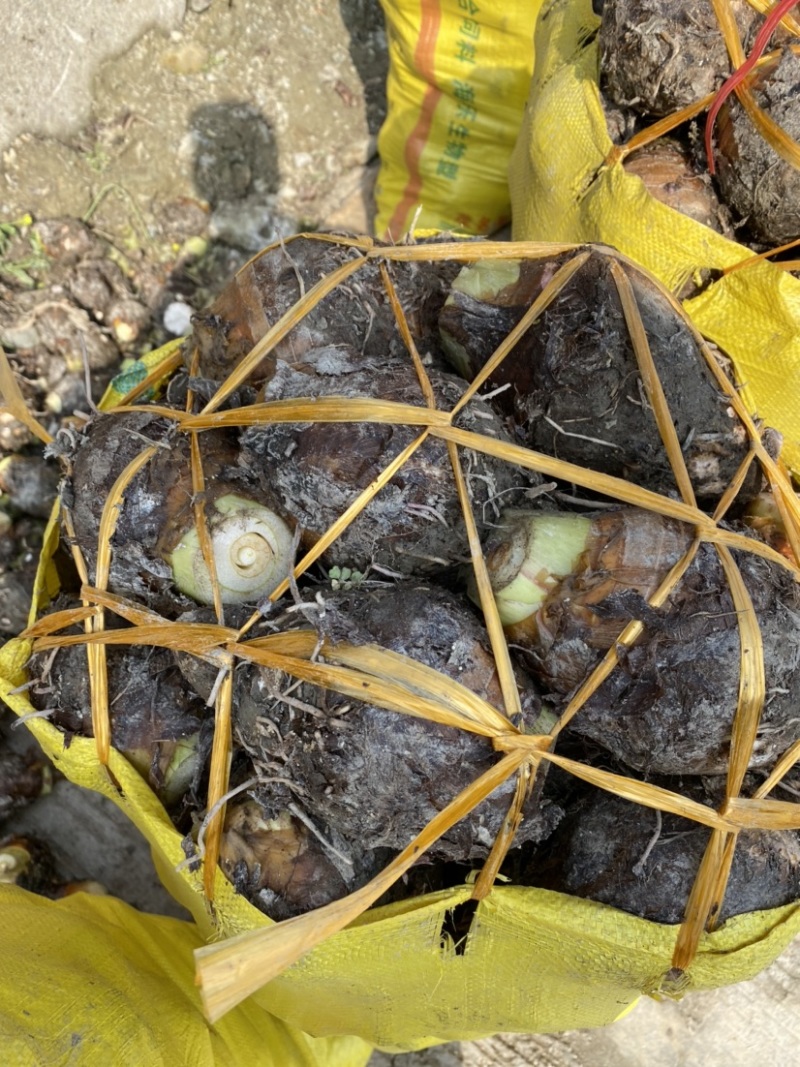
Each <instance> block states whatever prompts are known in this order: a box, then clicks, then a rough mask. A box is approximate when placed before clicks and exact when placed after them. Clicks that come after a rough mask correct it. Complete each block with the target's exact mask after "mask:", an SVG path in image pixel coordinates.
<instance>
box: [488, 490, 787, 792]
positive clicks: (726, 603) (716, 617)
mask: <svg viewBox="0 0 800 1067" xmlns="http://www.w3.org/2000/svg"><path fill="white" fill-rule="evenodd" d="M620 522H621V525H620ZM615 525H616V527H617V528H616V530H615V529H614V526H615ZM691 536H692V531H691V529H690V528H689V527H686V526H682V524H680V523H676V522H672V521H671V520H666V519H659V518H658V517H656V516H653V515H648V514H647V513H643V512H639V511H637V510H636V509H623V510H621V511H620V512H617V513H613V512H612V513H609V514H608V515H604V516H603V517H602V518H601V519H599V520H596V521H595V522H594V523H593V524H592V531H591V535H590V538H589V542H588V548H587V549H586V550H585V552H584V553H583V555H582V556H581V558H580V560H579V561H578V564H577V566H576V568H575V570H574V571H573V573H572V574H570V575H569V576H568V577H567V578H566V580H564V581H563V582H561V583H558V584H556V585H555V587H554V589H553V590H552V592H551V593H550V595H549V597H548V599H547V600H546V601H545V602H544V604H543V606H542V607H541V608H540V609H539V610H538V611H537V612H536V614H535V615H533V616H532V617H531V618H530V619H529V620H526V621H525V622H524V623H519V624H517V625H516V626H515V627H513V628H512V629H511V632H510V638H511V640H512V641H514V642H515V643H516V644H517V645H520V646H524V647H525V648H526V649H527V650H528V651H527V653H526V655H525V662H526V664H527V665H528V666H529V668H530V669H531V670H532V671H535V673H536V674H537V675H538V677H539V678H540V679H541V680H542V681H543V682H544V683H545V684H546V685H547V686H548V687H549V688H550V689H551V690H554V691H555V692H559V693H562V694H564V696H565V698H566V696H567V695H568V694H570V693H571V692H572V691H573V690H574V689H575V688H576V686H577V685H579V684H580V682H581V681H583V679H584V678H585V677H586V676H587V675H588V673H589V671H590V669H591V668H592V667H593V666H594V664H595V663H597V662H598V661H599V659H600V658H601V656H602V654H603V652H604V651H605V650H606V649H608V648H609V647H611V646H612V645H613V644H614V641H615V639H616V638H617V637H618V636H619V634H620V633H621V631H622V629H623V628H624V626H625V625H626V623H627V622H628V621H630V620H631V619H640V620H641V621H643V622H644V624H645V631H644V634H643V635H642V637H641V638H640V639H639V641H638V642H637V643H636V644H635V645H634V646H633V647H632V648H631V649H630V650H628V651H627V652H625V653H624V655H623V657H622V661H621V663H620V665H619V666H618V667H617V668H616V669H615V670H614V671H613V672H612V673H611V675H610V676H609V678H608V679H607V680H606V681H605V682H604V683H603V684H602V685H601V686H600V688H599V689H598V690H597V691H596V692H595V694H594V695H593V696H592V697H590V699H589V700H588V701H587V703H586V704H585V705H584V706H583V707H582V708H581V709H580V711H579V712H578V713H577V715H576V716H575V718H574V719H573V720H572V724H571V729H572V730H573V731H575V732H576V733H578V734H581V735H583V736H585V737H588V738H590V739H591V740H593V741H595V742H597V743H598V744H601V745H603V746H604V747H605V748H607V749H608V750H609V751H610V752H612V753H613V754H614V755H615V756H617V757H618V758H619V759H621V760H623V761H624V762H625V763H627V764H628V765H629V766H631V767H635V768H636V769H638V770H640V771H643V772H656V773H663V774H680V773H686V774H723V773H725V771H726V770H727V766H728V760H729V756H730V736H731V724H732V722H733V717H734V712H735V710H736V707H737V698H738V690H739V673H740V668H739V663H740V639H739V631H738V623H737V616H736V611H735V609H734V605H733V601H732V599H731V594H730V591H729V586H728V581H727V579H726V577H725V574H724V572H723V570H722V565H721V564H720V562H719V557H718V555H717V552H716V550H715V549H714V548H713V546H711V545H708V544H703V545H701V546H700V548H699V550H698V553H697V556H696V558H695V560H694V562H693V563H692V564H691V566H690V567H689V569H688V571H687V572H686V574H685V576H684V577H683V578H682V579H681V581H680V583H679V584H678V586H677V588H676V589H675V590H674V591H673V593H672V594H671V595H670V597H669V599H668V600H667V603H666V604H665V605H664V607H663V608H660V609H652V608H650V607H649V606H648V605H647V604H646V603H645V602H644V599H645V597H647V596H648V595H649V594H650V593H652V592H653V591H654V590H655V588H656V587H657V585H658V584H659V583H660V581H661V579H663V578H664V577H665V576H666V574H667V573H668V572H669V570H670V569H671V567H672V565H673V564H674V563H675V562H677V560H678V559H679V558H680V557H681V556H682V555H683V552H684V550H685V548H686V547H687V546H688V545H689V543H690V541H691ZM493 550H494V551H495V552H499V547H498V543H495V547H494V549H493ZM735 555H736V560H737V563H738V565H739V568H740V570H741V572H742V577H743V580H744V583H745V586H746V587H747V590H748V592H749V594H750V596H751V598H752V601H753V606H754V609H755V611H756V614H757V617H758V622H759V626H760V630H761V635H762V640H763V646H764V662H765V673H766V692H767V694H768V697H767V700H766V703H765V707H764V711H763V715H762V718H761V723H760V726H759V729H758V735H757V739H756V742H755V746H754V750H753V756H752V760H751V766H753V767H763V766H770V765H771V764H772V763H773V762H774V761H775V759H776V758H777V757H778V756H779V755H780V753H781V752H783V751H784V750H785V749H786V748H788V747H789V745H790V744H792V742H793V741H795V740H796V739H797V738H798V736H800V726H799V725H798V716H797V708H798V706H799V704H800V625H798V611H799V610H800V596H799V595H798V589H797V585H796V583H795V582H794V580H793V578H792V576H791V574H790V573H789V572H788V571H786V570H784V569H783V568H782V567H780V566H779V565H777V564H774V563H771V562H769V561H767V560H765V559H762V558H760V557H758V556H755V555H751V554H750V553H738V552H737V553H735ZM490 562H491V560H490Z"/></svg>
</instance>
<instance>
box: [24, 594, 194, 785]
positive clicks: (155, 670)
mask: <svg viewBox="0 0 800 1067" xmlns="http://www.w3.org/2000/svg"><path fill="white" fill-rule="evenodd" d="M60 606H63V604H62V605H60ZM58 607H59V602H56V609H58ZM51 655H52V653H47V652H45V653H41V654H40V655H36V656H34V658H33V660H32V661H31V664H30V667H29V670H30V673H31V677H33V678H37V676H38V675H39V673H40V671H41V669H42V668H43V666H44V664H46V663H47V661H48V660H49V658H50V656H51ZM106 656H107V662H108V687H109V712H110V719H111V743H112V745H113V746H114V748H116V749H118V750H119V751H120V752H122V753H123V755H125V756H127V758H128V759H129V760H130V762H131V763H132V764H133V765H134V766H135V767H136V769H137V770H138V771H139V772H140V774H141V775H142V777H143V778H145V779H146V780H147V781H148V782H149V784H150V786H151V788H152V789H154V790H155V792H156V793H157V794H158V795H159V797H160V798H161V799H162V800H163V801H164V803H165V804H167V805H168V806H173V805H175V804H177V803H178V802H179V801H180V800H181V799H182V797H183V795H184V794H185V793H186V792H187V790H188V789H189V787H190V786H191V784H192V781H193V779H194V777H195V775H196V774H197V773H198V764H199V762H200V745H199V734H200V730H201V727H202V724H203V720H204V719H205V718H206V717H207V716H208V715H210V714H211V712H209V711H208V709H207V708H205V706H204V704H203V702H202V701H201V700H200V699H198V697H197V696H196V695H195V694H194V693H193V692H192V691H191V690H190V689H189V687H188V686H186V684H185V683H184V680H183V678H182V676H181V674H180V672H179V671H178V669H177V668H176V667H175V666H174V664H173V659H172V655H171V653H169V652H168V651H167V650H165V649H160V648H150V647H147V646H133V645H131V646H120V647H110V648H109V649H108V650H107V653H106ZM31 702H32V703H33V705H34V707H38V708H55V711H54V712H53V714H52V717H51V721H52V722H53V723H55V725H56V726H59V727H60V728H61V729H62V730H64V732H65V733H66V734H67V735H69V734H78V735H80V736H84V737H90V736H92V712H91V697H90V689H89V672H88V669H87V662H86V649H85V647H83V646H81V645H72V646H68V647H66V648H62V649H59V651H58V652H57V653H56V655H55V657H54V659H53V661H52V664H51V665H50V666H49V670H48V671H47V674H46V676H45V677H44V678H42V679H41V680H40V681H38V682H37V683H36V684H34V686H33V687H32V689H31Z"/></svg>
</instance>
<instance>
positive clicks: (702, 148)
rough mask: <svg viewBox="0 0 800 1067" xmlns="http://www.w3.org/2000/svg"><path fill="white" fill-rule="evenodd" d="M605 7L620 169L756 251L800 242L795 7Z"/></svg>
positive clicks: (707, 0) (607, 81)
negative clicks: (721, 14) (701, 119)
mask: <svg viewBox="0 0 800 1067" xmlns="http://www.w3.org/2000/svg"><path fill="white" fill-rule="evenodd" d="M601 8H602V10H601V16H602V23H601V28H600V56H601V59H600V64H601V66H600V70H601V73H600V85H601V91H602V98H603V105H604V108H605V111H606V117H607V121H608V127H609V133H610V136H611V139H612V140H613V141H615V143H617V144H618V145H620V146H621V155H622V156H623V157H625V158H624V166H625V169H626V170H627V171H629V172H630V173H632V174H635V175H637V176H638V177H640V178H641V179H642V180H643V182H644V183H645V186H646V187H647V189H648V191H649V192H650V193H651V194H652V195H653V196H655V197H656V198H657V199H658V200H661V201H663V202H664V203H666V204H668V205H669V206H670V207H673V208H675V209H676V210H678V211H681V212H683V213H684V214H686V215H688V216H689V217H690V218H693V219H695V220H696V221H698V222H702V223H703V224H705V225H706V226H710V227H711V228H712V229H714V230H716V231H717V232H719V233H724V234H726V235H727V236H733V234H734V232H736V237H737V240H739V241H744V242H745V243H748V244H749V245H750V246H751V247H752V248H753V250H754V251H756V252H759V253H761V252H764V251H767V250H771V249H776V250H777V251H778V252H780V251H781V250H782V249H783V246H784V245H787V244H792V243H793V242H796V241H797V240H798V238H800V144H798V139H799V138H800V99H798V94H797V85H798V81H800V49H799V47H798V40H800V20H798V12H797V8H796V6H795V5H794V4H792V3H790V2H789V0H784V2H782V3H777V4H775V5H773V6H772V8H771V9H770V11H769V12H768V13H767V14H766V15H764V14H763V13H762V12H763V5H760V4H755V3H750V2H749V0H725V2H724V3H723V4H721V5H717V4H715V3H712V0H692V2H689V0H682V2H678V3H676V2H673V0H604V2H603V3H602V5H601ZM720 10H721V11H723V12H724V13H725V14H726V15H727V16H728V17H727V19H723V18H720V17H718V15H719V12H720ZM745 56H747V57H748V58H747V60H745ZM731 57H733V58H731ZM706 109H707V117H706V119H705V125H704V126H703V127H702V128H698V127H697V126H696V125H695V121H694V120H695V117H696V116H698V115H699V114H700V113H702V112H704V111H706ZM670 119H672V122H670ZM656 122H658V126H656V125H655V123H656ZM650 125H652V126H653V134H652V136H651V135H650V133H649V132H648V131H649V126H650ZM665 126H666V127H669V129H668V134H667V135H665V130H664V127H665ZM659 134H660V136H659ZM629 151H630V155H628V154H627V153H628V152H629ZM712 177H713V180H712ZM795 259H796V257H795ZM784 265H785V266H786V267H787V268H788V269H791V268H793V267H796V263H795V261H794V260H792V259H790V260H789V261H788V262H786V263H785V264H784ZM692 291H693V287H691V286H690V288H689V289H687V291H686V293H685V294H684V295H689V294H690V293H691V292H692Z"/></svg>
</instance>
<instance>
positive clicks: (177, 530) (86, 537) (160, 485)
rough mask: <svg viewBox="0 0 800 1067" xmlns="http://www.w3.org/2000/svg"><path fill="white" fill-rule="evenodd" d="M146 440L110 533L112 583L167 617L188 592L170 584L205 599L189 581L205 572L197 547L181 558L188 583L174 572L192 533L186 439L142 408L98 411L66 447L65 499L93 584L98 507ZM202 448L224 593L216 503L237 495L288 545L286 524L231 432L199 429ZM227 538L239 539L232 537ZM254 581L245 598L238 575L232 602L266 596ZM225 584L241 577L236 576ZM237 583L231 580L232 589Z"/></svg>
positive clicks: (279, 570)
mask: <svg viewBox="0 0 800 1067" xmlns="http://www.w3.org/2000/svg"><path fill="white" fill-rule="evenodd" d="M148 444H156V445H157V446H159V447H158V448H157V450H156V453H155V455H154V457H153V458H152V459H151V460H150V462H149V463H148V464H147V465H146V466H145V467H144V468H143V469H142V470H140V471H139V473H138V474H137V475H136V477H135V478H134V479H133V480H132V482H131V483H130V484H129V485H128V487H127V489H126V490H125V493H124V503H123V506H122V507H121V509H119V514H118V519H117V525H116V530H115V533H114V537H113V538H112V554H111V571H110V581H109V588H110V589H111V590H112V591H113V592H116V593H120V594H121V595H123V596H128V597H131V596H133V597H136V598H138V599H140V600H142V601H144V602H145V603H146V604H148V606H150V607H152V608H154V609H155V610H157V611H159V612H162V613H164V614H166V615H168V616H170V617H174V615H175V614H176V611H179V610H182V609H186V608H187V607H189V605H190V601H189V600H188V599H187V597H186V596H182V595H181V592H180V591H179V590H176V588H175V584H176V583H177V584H178V585H179V588H180V590H182V591H183V592H184V593H187V594H188V595H189V596H191V597H194V598H195V599H199V600H201V601H203V602H208V601H210V599H211V597H210V594H209V590H210V585H209V584H208V583H207V582H206V583H200V586H199V587H198V586H197V585H194V584H192V583H191V578H192V575H195V576H196V575H197V573H198V568H199V569H200V571H203V572H205V573H207V571H205V568H204V565H203V564H202V552H201V551H200V550H199V548H198V547H195V549H194V550H192V549H190V548H189V549H187V553H186V554H185V555H186V556H188V559H189V562H188V563H187V562H186V559H185V558H184V557H181V559H182V563H183V570H184V571H185V570H188V571H189V579H190V580H189V581H184V580H183V579H182V578H181V577H179V576H178V575H177V568H178V556H177V552H178V550H179V549H180V548H181V547H186V546H187V535H188V534H189V533H190V532H191V531H194V530H195V514H194V495H193V492H192V479H191V465H190V456H189V441H188V438H187V437H185V436H183V435H181V434H179V433H177V431H176V429H175V427H174V425H173V424H172V423H170V422H169V421H168V420H167V419H165V418H159V417H156V416H155V415H152V414H150V413H149V412H147V411H143V412H128V413H120V414H114V415H100V416H97V417H96V418H95V419H93V420H92V421H91V423H90V424H89V425H88V426H87V427H86V430H85V431H84V433H83V434H82V435H80V436H79V437H78V439H77V446H76V447H75V448H74V449H73V450H71V452H69V453H68V457H67V458H68V471H69V477H68V480H67V487H66V497H65V502H66V505H67V507H68V508H69V512H70V514H71V516H72V519H73V523H74V528H75V534H76V537H77V541H78V544H79V546H80V548H81V551H82V552H83V555H84V557H85V559H86V563H87V567H88V569H89V574H90V580H92V578H93V576H94V570H95V566H96V562H97V544H98V537H99V531H100V520H101V516H102V513H103V507H104V505H105V503H106V500H107V498H108V496H109V494H110V492H111V489H112V487H113V485H114V483H115V481H116V479H117V478H118V477H119V475H120V474H121V473H122V472H123V470H124V469H125V468H126V466H127V465H128V464H129V463H130V462H131V461H132V460H133V459H134V458H135V457H136V456H137V455H139V454H140V453H141V452H142V451H143V450H144V449H145V448H146V447H147V446H148ZM200 448H201V454H202V464H203V471H204V476H205V504H206V517H207V521H208V522H209V529H210V531H211V532H212V535H213V537H212V540H213V541H214V545H215V557H216V558H217V572H218V577H219V578H220V584H221V585H222V586H223V588H224V589H225V588H227V587H228V586H227V580H224V579H223V576H222V564H221V559H220V556H219V555H217V540H216V537H217V532H219V534H220V536H221V537H222V538H224V535H225V530H224V520H223V518H222V516H221V513H219V512H218V508H217V505H218V504H219V505H221V502H222V501H225V500H229V499H230V498H231V497H234V498H236V499H237V500H242V501H247V502H251V503H254V504H255V505H258V506H262V507H263V508H265V509H267V510H268V511H269V512H270V513H272V514H273V517H274V518H275V523H276V529H277V530H278V531H279V532H280V537H281V545H282V546H283V547H285V546H286V543H287V541H288V542H289V545H290V543H291V526H290V524H289V523H287V522H286V521H285V520H284V519H283V517H282V515H281V513H280V511H279V509H278V508H277V507H276V505H275V497H274V494H273V493H272V492H271V491H270V490H269V488H268V486H267V481H266V478H261V477H260V476H259V475H258V474H257V473H254V472H252V471H249V470H248V469H247V468H246V467H244V466H242V464H241V463H240V462H239V457H238V451H237V447H236V438H235V436H231V435H228V434H226V433H225V432H217V431H209V432H208V433H204V434H202V435H201V437H200ZM217 523H219V524H220V525H219V526H218V525H217ZM194 536H196V534H195V535H194ZM234 543H238V538H236V539H235V541H234ZM290 559H291V555H290V554H289V555H288V556H287V558H286V559H281V557H280V556H278V555H276V556H275V559H274V566H275V570H276V574H275V580H274V582H273V584H272V586H271V588H274V587H275V586H276V585H277V584H278V582H279V581H280V580H282V579H283V578H284V577H285V576H286V574H287V572H288V566H289V562H290ZM267 562H269V560H267ZM257 577H258V581H256V580H255V579H254V580H253V585H252V591H251V594H250V595H248V594H247V590H248V582H247V580H245V579H242V583H243V584H242V583H239V584H241V588H242V589H244V593H243V594H242V595H241V596H239V594H238V593H237V594H236V595H237V598H238V599H239V600H242V599H244V600H248V599H249V600H251V601H257V600H258V599H260V598H261V596H263V595H265V593H264V589H263V587H262V585H261V584H259V582H260V579H261V573H260V574H259V575H258V576H257ZM230 581H231V583H232V584H235V583H238V579H237V578H236V577H235V576H234V577H233V578H231V579H230ZM239 584H236V588H237V589H239ZM267 591H271V589H268V590H267ZM225 600H226V597H225V595H223V601H225Z"/></svg>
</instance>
